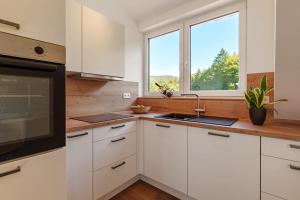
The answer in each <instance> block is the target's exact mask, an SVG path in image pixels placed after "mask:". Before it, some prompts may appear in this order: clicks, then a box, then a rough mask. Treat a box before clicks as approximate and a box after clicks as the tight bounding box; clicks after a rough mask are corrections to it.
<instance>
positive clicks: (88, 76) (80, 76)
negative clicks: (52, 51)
mask: <svg viewBox="0 0 300 200" xmlns="http://www.w3.org/2000/svg"><path fill="white" fill-rule="evenodd" d="M68 77H70V78H74V79H82V80H93V81H121V80H123V78H122V77H116V76H107V75H99V74H89V73H82V72H81V73H72V74H69V75H68Z"/></svg>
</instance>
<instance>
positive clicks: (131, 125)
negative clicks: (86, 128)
mask: <svg viewBox="0 0 300 200" xmlns="http://www.w3.org/2000/svg"><path fill="white" fill-rule="evenodd" d="M130 132H136V121H133V122H127V123H122V124H115V125H111V126H105V127H101V128H95V129H94V130H93V141H94V142H97V141H99V140H103V139H106V138H110V137H115V136H118V135H122V134H125V133H130Z"/></svg>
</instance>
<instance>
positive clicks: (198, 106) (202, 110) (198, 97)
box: [181, 94, 205, 117]
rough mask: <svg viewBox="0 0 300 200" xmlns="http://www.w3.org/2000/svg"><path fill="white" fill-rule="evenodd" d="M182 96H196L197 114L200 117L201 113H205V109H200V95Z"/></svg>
mask: <svg viewBox="0 0 300 200" xmlns="http://www.w3.org/2000/svg"><path fill="white" fill-rule="evenodd" d="M181 96H195V97H197V108H196V109H195V112H197V116H198V117H200V112H205V107H204V108H200V96H199V95H198V94H181Z"/></svg>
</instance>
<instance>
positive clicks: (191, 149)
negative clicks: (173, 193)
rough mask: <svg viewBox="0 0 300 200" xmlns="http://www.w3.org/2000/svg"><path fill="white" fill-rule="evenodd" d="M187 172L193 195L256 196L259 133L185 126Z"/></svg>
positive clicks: (215, 198)
mask: <svg viewBox="0 0 300 200" xmlns="http://www.w3.org/2000/svg"><path fill="white" fill-rule="evenodd" d="M174 146H176V145H174ZM188 172H189V175H188V180H189V183H188V186H189V189H188V194H189V196H191V197H193V198H195V199H198V200H220V199H222V200H241V199H243V200H259V199H260V137H257V136H251V135H243V134H235V133H227V132H220V131H212V130H206V129H200V128H189V129H188Z"/></svg>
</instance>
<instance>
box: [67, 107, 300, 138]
mask: <svg viewBox="0 0 300 200" xmlns="http://www.w3.org/2000/svg"><path fill="white" fill-rule="evenodd" d="M121 113H123V114H124V112H121ZM125 114H130V115H133V114H132V113H128V112H125ZM159 114H160V113H149V114H142V115H133V117H130V118H127V119H121V120H112V121H108V122H100V123H86V122H81V121H77V120H72V119H67V132H68V133H70V132H75V131H82V130H87V129H91V128H96V127H101V126H109V125H114V124H119V123H125V122H129V121H135V120H138V119H143V120H148V121H155V122H160V123H172V124H177V125H183V126H190V127H198V128H206V129H213V130H218V131H228V132H234V133H241V134H249V135H257V136H265V137H272V138H280V139H288V140H295V141H300V123H299V122H292V121H272V122H267V123H265V125H264V126H255V125H253V124H252V123H251V122H250V121H246V120H239V121H237V122H236V123H235V124H233V125H232V126H218V125H211V124H200V123H195V122H187V121H179V120H170V119H158V118H154V116H155V115H159Z"/></svg>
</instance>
